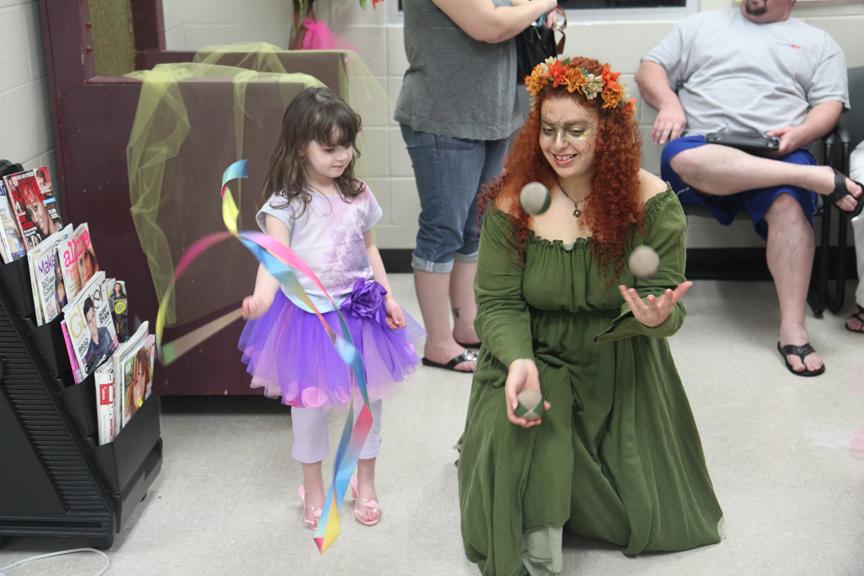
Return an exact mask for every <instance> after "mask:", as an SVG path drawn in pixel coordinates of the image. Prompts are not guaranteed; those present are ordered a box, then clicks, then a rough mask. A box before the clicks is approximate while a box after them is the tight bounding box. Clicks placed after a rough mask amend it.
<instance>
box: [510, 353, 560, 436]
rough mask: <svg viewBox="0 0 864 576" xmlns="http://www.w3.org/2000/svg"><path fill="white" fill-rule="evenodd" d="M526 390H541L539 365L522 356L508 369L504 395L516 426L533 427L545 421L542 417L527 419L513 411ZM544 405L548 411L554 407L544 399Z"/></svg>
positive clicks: (511, 418)
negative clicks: (519, 397)
mask: <svg viewBox="0 0 864 576" xmlns="http://www.w3.org/2000/svg"><path fill="white" fill-rule="evenodd" d="M524 390H540V375H539V373H538V372H537V365H536V364H535V363H534V361H533V360H529V359H527V358H520V359H518V360H514V361H513V362H511V363H510V367H509V368H508V370H507V380H506V381H505V382H504V397H505V403H506V404H507V419H508V420H510V422H511V423H513V424H515V425H516V426H521V427H522V428H531V427H532V426H538V425H540V424H541V423H542V422H543V419H542V418H538V419H536V420H526V419H525V418H520V417H519V416H516V414H515V413H514V412H513V411H514V410H515V409H516V406H518V405H519V399H518V398H517V396H518V395H519V393H520V392H522V391H524ZM543 406H544V407H545V409H546V411H548V410H549V408H551V407H552V405H551V404H549V402H546V401H545V400H544V401H543Z"/></svg>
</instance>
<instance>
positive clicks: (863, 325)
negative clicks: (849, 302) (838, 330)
mask: <svg viewBox="0 0 864 576" xmlns="http://www.w3.org/2000/svg"><path fill="white" fill-rule="evenodd" d="M852 318H854V319H855V320H857V321H858V324H860V326H859V327H858V328H857V329H855V328H851V327H850V326H849V320H851V319H852ZM852 318H849V320H846V324H845V326H846V330H848V331H849V332H855V333H856V334H864V307H862V306H858V311H857V312H855V313H854V314H852Z"/></svg>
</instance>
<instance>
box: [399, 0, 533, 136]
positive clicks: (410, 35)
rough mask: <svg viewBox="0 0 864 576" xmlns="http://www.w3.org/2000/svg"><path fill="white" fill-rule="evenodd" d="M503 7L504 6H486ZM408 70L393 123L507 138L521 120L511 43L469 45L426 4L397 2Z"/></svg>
mask: <svg viewBox="0 0 864 576" xmlns="http://www.w3.org/2000/svg"><path fill="white" fill-rule="evenodd" d="M489 1H490V2H494V3H495V4H496V5H498V6H509V5H510V0H489ZM402 6H403V9H404V11H405V53H406V54H407V56H408V62H409V66H408V70H407V71H406V72H405V77H404V79H403V82H402V91H401V92H400V93H399V100H398V101H397V103H396V113H395V114H394V118H395V120H396V121H397V122H399V123H400V124H406V125H408V126H410V127H411V128H413V129H414V130H417V131H419V132H429V133H432V134H438V135H441V136H452V137H455V138H467V139H471V140H499V139H502V138H507V137H509V136H510V134H512V133H513V131H514V130H516V129H517V128H518V127H519V126H521V125H522V122H523V121H524V120H525V118H524V116H523V114H522V113H521V112H520V111H519V109H518V108H517V106H516V90H517V88H518V86H517V84H516V47H515V44H514V41H513V40H507V41H504V42H500V43H498V44H487V43H486V42H478V41H476V40H474V39H472V38H471V37H470V36H468V34H466V33H465V32H463V31H462V29H461V28H459V27H458V26H457V25H456V24H455V23H454V22H453V21H452V20H450V18H448V17H447V15H446V14H444V13H443V12H442V11H441V10H439V9H438V7H437V6H435V4H433V3H432V0H402Z"/></svg>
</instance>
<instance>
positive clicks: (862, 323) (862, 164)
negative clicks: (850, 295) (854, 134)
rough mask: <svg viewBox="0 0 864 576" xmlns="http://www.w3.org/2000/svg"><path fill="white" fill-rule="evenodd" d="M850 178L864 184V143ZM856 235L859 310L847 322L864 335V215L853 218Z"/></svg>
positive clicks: (852, 164) (856, 154)
mask: <svg viewBox="0 0 864 576" xmlns="http://www.w3.org/2000/svg"><path fill="white" fill-rule="evenodd" d="M849 176H851V177H852V178H853V179H855V180H857V181H858V182H864V142H860V143H859V144H858V146H856V147H855V150H853V151H852V157H851V158H850V159H849ZM852 230H853V233H854V235H855V257H856V259H857V260H858V289H857V290H856V291H855V304H857V305H858V309H857V310H856V311H855V312H854V313H853V314H852V316H851V317H850V318H849V319H848V320H847V321H846V329H847V330H851V331H852V332H858V333H859V334H864V213H861V214H859V215H858V216H856V217H855V218H852Z"/></svg>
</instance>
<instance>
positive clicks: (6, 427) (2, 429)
mask: <svg viewBox="0 0 864 576" xmlns="http://www.w3.org/2000/svg"><path fill="white" fill-rule="evenodd" d="M28 275H29V270H28V266H27V260H26V258H25V259H20V260H17V261H15V262H13V263H11V264H0V438H2V441H0V541H2V539H3V538H4V537H6V536H28V535H33V536H65V537H75V538H83V539H85V540H88V541H89V542H90V543H91V544H92V545H94V546H96V547H99V548H109V547H110V546H111V544H112V543H113V541H114V534H115V533H116V532H117V531H119V530H120V529H121V528H122V527H123V525H124V524H125V523H126V521H127V520H128V518H129V515H130V514H131V512H132V511H133V510H134V508H135V505H136V504H137V503H138V502H139V501H140V500H142V499H143V498H144V496H145V495H146V493H147V489H148V487H149V486H150V484H151V483H152V482H153V480H154V479H155V478H156V475H157V474H158V473H159V470H160V469H161V465H162V440H161V438H160V428H159V399H158V398H157V397H156V395H151V396H150V397H149V398H148V399H147V400H146V401H145V402H144V405H143V406H142V407H141V409H140V410H139V411H138V413H137V414H136V415H135V417H134V418H132V419H131V420H130V421H129V423H128V425H127V426H126V427H124V428H123V429H122V430H121V431H120V434H118V436H117V438H115V440H114V441H113V442H112V443H109V444H106V445H104V446H99V445H98V441H97V437H96V415H95V403H96V399H95V390H94V382H93V377H92V375H91V376H90V377H89V378H87V379H86V380H84V381H83V382H81V383H79V384H74V385H73V384H72V382H73V380H72V375H71V368H70V367H69V361H68V357H67V356H66V349H65V345H64V343H63V336H62V333H60V326H59V320H55V321H54V322H50V323H48V324H46V325H44V326H39V327H36V326H35V325H34V323H33V321H32V317H31V316H29V315H28V313H32V310H33V301H32V300H33V299H32V296H31V295H30V288H29V276H28ZM58 334H59V341H58Z"/></svg>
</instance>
